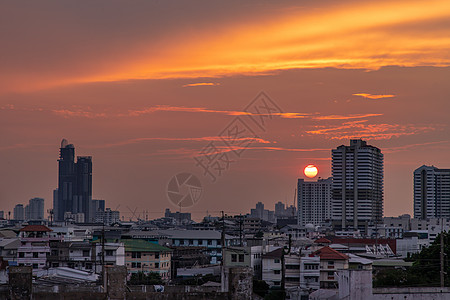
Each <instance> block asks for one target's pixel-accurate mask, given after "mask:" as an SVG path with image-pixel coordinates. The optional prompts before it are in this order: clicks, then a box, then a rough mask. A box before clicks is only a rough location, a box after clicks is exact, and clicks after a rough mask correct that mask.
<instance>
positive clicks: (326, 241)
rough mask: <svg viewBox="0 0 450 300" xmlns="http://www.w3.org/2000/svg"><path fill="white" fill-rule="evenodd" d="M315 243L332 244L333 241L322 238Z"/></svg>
mask: <svg viewBox="0 0 450 300" xmlns="http://www.w3.org/2000/svg"><path fill="white" fill-rule="evenodd" d="M314 243H316V244H331V241H330V240H329V239H326V238H320V239H318V240H315V241H314Z"/></svg>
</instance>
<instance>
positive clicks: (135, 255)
mask: <svg viewBox="0 0 450 300" xmlns="http://www.w3.org/2000/svg"><path fill="white" fill-rule="evenodd" d="M131 257H132V258H141V252H134V251H133V252H131Z"/></svg>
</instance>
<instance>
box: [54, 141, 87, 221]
mask: <svg viewBox="0 0 450 300" xmlns="http://www.w3.org/2000/svg"><path fill="white" fill-rule="evenodd" d="M58 170H59V171H58V189H57V190H56V191H57V192H55V193H54V197H55V198H54V201H53V202H54V206H53V209H54V215H55V221H64V214H65V213H66V212H71V213H73V214H77V213H83V214H84V216H85V222H90V221H91V219H92V218H93V217H94V215H92V214H91V207H92V158H91V157H90V156H78V157H77V162H75V147H74V146H73V145H72V144H69V143H68V142H67V140H66V139H63V140H62V141H61V148H60V151H59V160H58ZM55 204H56V205H55Z"/></svg>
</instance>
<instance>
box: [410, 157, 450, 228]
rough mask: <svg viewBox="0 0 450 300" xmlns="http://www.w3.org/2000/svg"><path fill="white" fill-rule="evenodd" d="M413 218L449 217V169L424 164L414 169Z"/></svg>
mask: <svg viewBox="0 0 450 300" xmlns="http://www.w3.org/2000/svg"><path fill="white" fill-rule="evenodd" d="M414 218H420V219H431V218H450V169H438V168H436V167H434V166H425V165H424V166H421V167H420V168H418V169H416V170H415V171H414Z"/></svg>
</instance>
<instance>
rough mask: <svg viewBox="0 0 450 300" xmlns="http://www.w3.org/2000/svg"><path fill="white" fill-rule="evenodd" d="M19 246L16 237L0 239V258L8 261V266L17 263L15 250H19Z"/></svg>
mask: <svg viewBox="0 0 450 300" xmlns="http://www.w3.org/2000/svg"><path fill="white" fill-rule="evenodd" d="M20 244H21V243H20V240H19V238H17V237H15V238H1V239H0V257H2V258H3V260H5V261H8V262H9V265H10V266H11V265H14V264H16V263H17V249H19V247H20Z"/></svg>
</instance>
